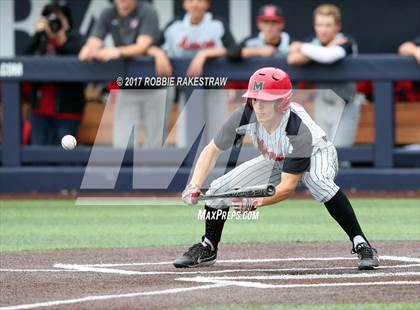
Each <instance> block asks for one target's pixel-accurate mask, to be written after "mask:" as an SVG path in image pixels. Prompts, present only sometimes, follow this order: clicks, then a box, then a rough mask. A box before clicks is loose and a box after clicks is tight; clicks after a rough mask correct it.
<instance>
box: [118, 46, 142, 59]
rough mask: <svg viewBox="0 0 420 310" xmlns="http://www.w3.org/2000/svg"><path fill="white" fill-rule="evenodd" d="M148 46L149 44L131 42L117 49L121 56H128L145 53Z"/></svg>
mask: <svg viewBox="0 0 420 310" xmlns="http://www.w3.org/2000/svg"><path fill="white" fill-rule="evenodd" d="M148 48H149V45H146V44H131V45H126V46H120V47H119V48H118V49H119V50H120V52H121V56H122V57H124V58H129V57H136V56H142V55H145V54H146V50H147V49H148Z"/></svg>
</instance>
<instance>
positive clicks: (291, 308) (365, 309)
mask: <svg viewBox="0 0 420 310" xmlns="http://www.w3.org/2000/svg"><path fill="white" fill-rule="evenodd" d="M182 309H183V310H210V309H215V310H239V309H246V310H248V309H260V310H385V309H386V310H419V309H420V303H417V304H357V305H356V304H352V305H348V304H344V305H262V306H260V305H223V306H214V305H212V306H204V307H191V308H182Z"/></svg>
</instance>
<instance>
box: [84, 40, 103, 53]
mask: <svg viewBox="0 0 420 310" xmlns="http://www.w3.org/2000/svg"><path fill="white" fill-rule="evenodd" d="M101 47H102V40H101V39H99V38H97V37H90V38H89V39H88V40H87V42H86V44H85V45H84V46H83V47H82V49H81V51H80V53H82V52H84V53H95V52H97V51H98V50H99V49H100V48H101Z"/></svg>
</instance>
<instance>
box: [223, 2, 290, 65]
mask: <svg viewBox="0 0 420 310" xmlns="http://www.w3.org/2000/svg"><path fill="white" fill-rule="evenodd" d="M257 27H258V30H259V31H260V32H259V33H258V35H257V36H251V37H248V38H246V39H244V40H243V41H242V42H241V43H239V44H237V45H235V46H234V47H233V48H230V49H229V51H228V57H229V58H230V59H232V60H238V59H242V58H252V57H271V56H287V53H288V51H289V45H290V41H291V39H290V36H289V34H288V33H287V32H285V31H284V27H285V20H284V17H283V12H282V10H281V8H280V7H278V6H275V5H273V4H267V5H264V6H262V7H261V8H260V9H259V11H258V15H257Z"/></svg>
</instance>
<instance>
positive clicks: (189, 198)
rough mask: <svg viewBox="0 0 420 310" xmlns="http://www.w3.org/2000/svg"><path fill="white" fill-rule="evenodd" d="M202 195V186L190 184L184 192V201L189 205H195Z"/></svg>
mask: <svg viewBox="0 0 420 310" xmlns="http://www.w3.org/2000/svg"><path fill="white" fill-rule="evenodd" d="M202 194H203V193H202V192H201V189H200V186H198V185H196V184H188V185H187V187H186V188H185V189H184V191H183V192H182V200H183V201H184V202H185V203H186V204H188V205H195V204H197V203H198V197H200V195H202Z"/></svg>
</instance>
